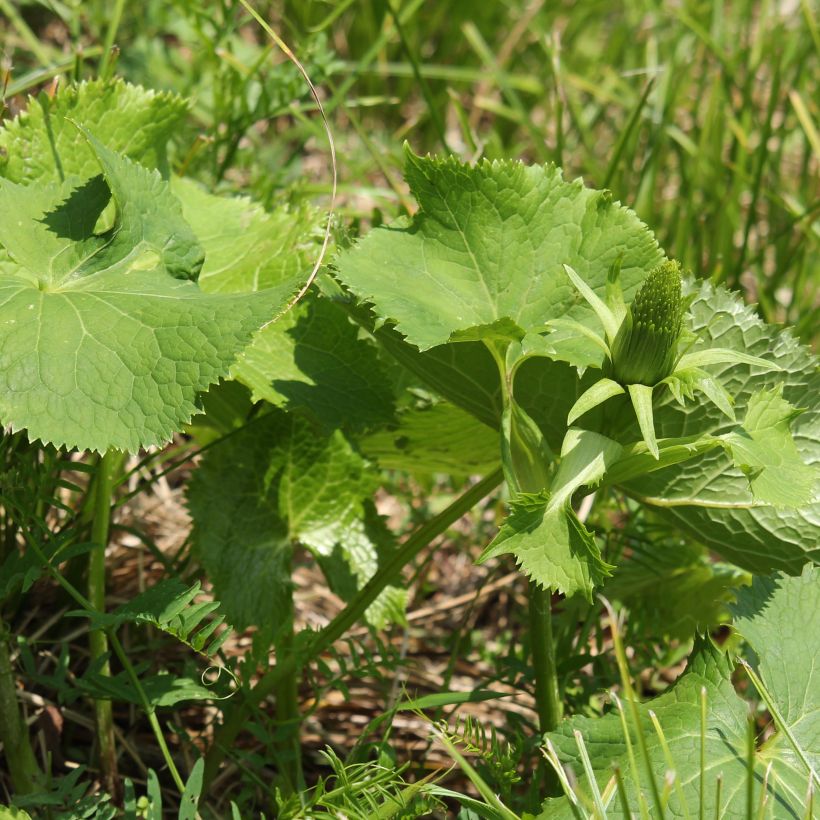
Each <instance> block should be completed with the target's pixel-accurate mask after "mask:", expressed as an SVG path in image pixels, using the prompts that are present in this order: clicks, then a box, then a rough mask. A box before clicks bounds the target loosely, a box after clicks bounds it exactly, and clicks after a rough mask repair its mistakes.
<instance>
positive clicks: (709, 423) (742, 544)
mask: <svg viewBox="0 0 820 820" xmlns="http://www.w3.org/2000/svg"><path fill="white" fill-rule="evenodd" d="M690 314H691V321H692V324H691V330H692V331H693V332H695V333H697V334H698V336H699V337H700V338H701V340H702V343H703V344H704V346H705V347H706V348H709V347H717V348H724V349H731V350H739V351H742V352H745V353H747V354H749V355H753V356H758V357H762V358H766V359H768V360H770V361H773V362H774V363H776V364H777V365H778V366H779V367H780V368H781V369H780V370H765V371H762V370H761V368H760V367H758V366H753V365H748V364H734V365H729V364H727V365H722V366H721V365H714V366H711V367H710V370H711V371H712V375H713V377H714V378H715V379H717V380H719V381H720V382H721V384H722V385H723V387H724V388H725V390H726V391H727V392H728V393H729V394H730V395H731V396H733V397H734V399H735V404H734V409H735V412H736V414H737V417H738V418H741V419H742V418H744V417H745V415H746V410H747V406H748V403H749V401H750V399H751V397H752V396H753V395H754V394H755V393H757V392H759V391H760V390H764V389H772V388H775V387H777V386H778V385H780V384H782V385H783V398H784V399H785V400H786V401H788V402H789V403H790V404H791V405H793V406H794V407H799V408H804V410H803V412H802V413H801V414H800V415H799V416H797V417H796V418H794V420H793V421H792V422H791V425H790V427H791V432H792V438H793V439H794V444H795V446H796V448H797V452H798V454H799V456H800V459H801V460H802V461H803V462H804V463H806V464H809V465H812V464H817V463H818V462H820V405H818V401H817V397H818V396H820V374H818V370H817V360H816V358H815V357H814V356H813V355H812V354H811V353H810V351H808V350H807V349H806V348H804V347H802V346H801V345H800V343H799V342H798V341H797V340H796V339H795V338H794V337H793V336H792V335H791V334H790V333H788V332H781V331H779V330H778V329H776V328H774V327H771V326H768V325H765V324H764V323H763V322H762V321H761V320H760V319H759V318H758V317H757V315H756V314H755V313H754V311H753V310H752V309H751V308H748V307H745V306H744V305H743V303H742V302H741V300H740V299H739V298H738V297H737V296H736V295H734V294H731V293H729V292H728V291H726V290H724V289H723V288H713V287H712V286H710V285H708V284H704V285H701V286H699V290H698V293H697V296H696V298H695V299H694V301H693V302H692V305H691V307H690ZM654 415H655V425H656V429H657V430H658V434H659V435H661V436H664V437H671V438H675V437H679V436H689V435H691V434H692V432H693V431H698V432H699V433H702V434H704V435H708V434H713V435H721V434H724V433H725V432H726V425H727V419H726V416H725V415H724V414H723V412H722V411H721V410H720V409H719V408H717V407H716V406H714V405H713V404H711V403H710V402H704V401H698V402H689V403H687V404H686V406H685V407H680V406H677V405H675V404H673V403H671V402H665V403H664V402H662V401H661V402H658V406H657V407H656V408H655V414H654ZM627 489H628V490H629V491H630V492H631V493H633V494H634V495H636V496H637V497H640V498H642V499H644V500H645V501H646V502H648V503H650V504H654V505H656V506H657V509H658V512H659V514H661V515H663V516H664V517H665V518H667V520H669V521H671V522H674V523H675V524H676V525H677V526H680V527H683V528H684V529H685V530H687V531H688V532H690V533H691V534H692V535H693V537H695V538H697V539H698V540H700V541H701V542H702V543H705V544H706V545H707V546H709V547H711V548H712V549H714V550H716V551H717V552H719V553H720V554H721V555H722V556H724V557H725V558H727V559H728V560H730V561H732V562H733V563H735V564H737V565H738V566H741V567H743V568H744V569H747V570H749V571H751V572H755V573H763V574H765V573H767V572H771V571H772V570H773V569H782V570H785V571H790V572H799V571H800V569H801V568H802V566H803V564H804V563H805V562H806V560H807V559H809V558H811V557H812V556H816V555H817V543H818V541H817V532H818V527H820V503H818V502H816V501H815V502H811V503H808V504H805V505H803V506H802V507H800V508H799V509H789V508H778V507H774V506H772V505H769V504H765V503H761V502H758V501H756V500H755V498H754V497H753V495H752V493H751V490H750V487H749V481H748V478H747V477H746V476H745V475H744V474H743V473H742V472H741V471H739V470H738V469H737V468H736V467H735V466H734V465H733V463H732V460H731V457H730V456H729V455H728V454H727V453H724V452H723V451H721V450H714V449H712V450H710V451H709V452H706V453H704V455H701V456H699V457H698V458H696V459H692V460H689V461H686V462H685V463H682V464H677V465H675V466H674V467H670V468H668V469H664V470H659V471H657V472H653V473H651V474H648V475H645V476H643V477H640V478H635V479H633V480H631V481H629V483H628V484H627Z"/></svg>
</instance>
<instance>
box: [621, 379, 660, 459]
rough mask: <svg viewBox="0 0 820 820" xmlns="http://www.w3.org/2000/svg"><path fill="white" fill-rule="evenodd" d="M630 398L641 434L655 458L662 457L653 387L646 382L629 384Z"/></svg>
mask: <svg viewBox="0 0 820 820" xmlns="http://www.w3.org/2000/svg"><path fill="white" fill-rule="evenodd" d="M627 390H628V391H629V398H630V399H631V400H632V407H633V408H634V409H635V417H636V418H637V419H638V427H640V428H641V435H642V436H643V440H644V441H645V442H646V446H647V447H648V448H649V452H650V453H652V455H653V456H655V458H660V455H659V453H658V440H657V438H656V437H655V420H654V415H653V411H652V391H653V388H652V387H649V386H648V385H645V384H628V385H627Z"/></svg>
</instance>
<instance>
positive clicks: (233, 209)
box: [170, 176, 322, 293]
mask: <svg viewBox="0 0 820 820" xmlns="http://www.w3.org/2000/svg"><path fill="white" fill-rule="evenodd" d="M170 189H171V192H172V193H173V194H174V196H176V197H177V199H178V200H179V202H180V203H181V205H182V215H183V217H184V218H185V220H186V222H187V223H188V224H189V225H190V226H191V229H192V230H193V232H194V233H195V234H196V237H197V240H198V241H199V243H200V245H201V246H202V248H203V250H204V251H205V264H204V265H203V267H202V271H201V272H200V274H199V279H198V280H197V281H198V282H199V286H200V287H201V288H202V290H203V291H205V292H206V293H253V292H255V291H258V290H265V289H266V288H273V287H280V286H282V285H283V284H285V285H291V286H292V283H293V282H298V281H304V280H306V279H307V278H308V275H309V274H310V270H311V268H312V266H313V263H314V260H315V258H316V256H317V255H318V253H319V247H320V243H321V239H322V231H321V229H320V226H319V221H320V219H319V213H318V211H316V210H314V209H312V208H310V207H308V206H300V207H298V208H296V209H294V210H291V209H290V208H288V207H286V206H280V207H278V208H276V210H274V211H272V212H270V213H269V212H267V211H265V210H264V209H263V208H262V207H261V206H260V205H258V204H256V203H255V202H253V201H252V200H250V199H248V198H247V197H222V196H215V195H214V194H211V193H209V192H208V191H206V190H205V188H203V187H202V186H201V185H199V184H198V183H196V182H194V181H193V180H190V179H183V178H180V177H176V176H175V177H173V178H172V179H171V181H170Z"/></svg>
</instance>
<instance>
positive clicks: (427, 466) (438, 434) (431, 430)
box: [359, 402, 500, 475]
mask: <svg viewBox="0 0 820 820" xmlns="http://www.w3.org/2000/svg"><path fill="white" fill-rule="evenodd" d="M499 443H500V439H499V434H498V431H496V430H493V429H491V428H489V427H487V426H486V425H485V424H482V423H481V422H480V421H478V420H477V419H475V418H473V417H472V416H470V415H469V414H468V413H466V412H465V411H464V410H460V409H459V408H458V407H456V406H454V405H452V404H449V403H447V402H441V403H439V404H435V405H432V406H431V407H424V408H411V409H409V410H406V411H404V412H403V413H402V414H401V415H400V416H399V423H398V426H397V427H395V428H391V429H388V430H379V431H378V432H377V433H372V434H371V435H369V436H366V437H365V438H363V439H361V440H360V441H359V446H360V447H361V449H362V452H363V453H364V454H365V455H366V456H367V457H368V458H371V459H373V460H374V461H377V462H378V463H379V465H380V466H381V467H383V468H384V469H386V470H406V471H407V472H410V473H454V474H457V475H458V474H479V475H486V474H487V473H490V472H492V471H493V470H494V469H495V468H496V467H497V466H498V462H499V459H500V451H499Z"/></svg>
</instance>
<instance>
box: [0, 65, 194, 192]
mask: <svg viewBox="0 0 820 820" xmlns="http://www.w3.org/2000/svg"><path fill="white" fill-rule="evenodd" d="M187 112H188V103H187V102H186V101H185V100H184V99H183V98H182V97H178V96H177V95H175V94H170V93H166V92H156V91H149V90H146V89H144V88H141V87H140V86H136V85H130V84H127V83H125V82H123V81H122V80H111V81H108V82H106V81H103V80H93V81H90V82H82V83H79V84H78V85H68V86H64V87H63V88H60V89H59V90H58V91H57V93H56V94H55V95H54V96H49V95H48V94H46V93H45V92H44V93H42V94H40V95H39V96H38V97H36V98H34V99H32V100H30V102H29V106H28V108H27V109H26V111H24V112H23V113H22V114H20V116H19V117H17V118H15V119H13V120H11V121H9V122H7V123H5V125H4V128H3V129H2V130H0V176H2V177H5V178H6V179H8V180H11V181H12V182H17V183H23V184H29V183H32V182H61V181H62V180H64V179H67V178H68V177H78V178H82V179H84V178H87V177H90V176H93V175H94V174H96V173H99V166H98V165H97V160H96V158H95V156H94V153H93V151H92V150H91V149H90V148H89V146H88V144H87V143H86V142H85V140H84V139H83V138H82V136H81V135H80V133H79V132H78V131H77V129H76V128H75V127H74V125H72V123H71V122H69V121H68V120H69V119H70V120H73V121H74V122H76V123H78V124H80V125H83V126H85V127H86V128H88V129H89V130H91V131H92V132H93V133H94V134H95V135H96V137H97V138H98V139H99V140H100V141H101V142H103V143H105V144H106V145H107V146H108V147H109V148H111V149H112V150H114V151H116V152H118V153H121V154H124V155H125V156H126V157H129V158H130V159H134V160H137V161H138V162H140V163H142V164H143V165H146V166H148V167H149V168H158V169H159V170H160V172H161V173H162V174H163V176H167V175H168V159H167V152H166V145H167V142H168V139H169V138H170V137H171V135H172V134H173V132H174V131H175V129H176V128H178V126H179V124H180V123H181V121H182V119H183V118H184V117H185V115H186V114H187Z"/></svg>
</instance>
